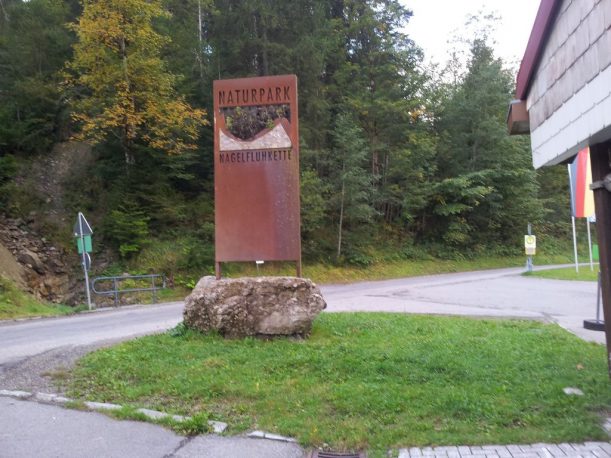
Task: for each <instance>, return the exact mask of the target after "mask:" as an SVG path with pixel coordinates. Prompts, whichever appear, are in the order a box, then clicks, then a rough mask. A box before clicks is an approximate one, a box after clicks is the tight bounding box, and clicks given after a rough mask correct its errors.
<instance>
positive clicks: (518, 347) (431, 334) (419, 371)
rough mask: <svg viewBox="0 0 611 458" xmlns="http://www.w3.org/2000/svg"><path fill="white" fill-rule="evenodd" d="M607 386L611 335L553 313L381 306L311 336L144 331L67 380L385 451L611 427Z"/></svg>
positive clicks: (136, 399)
mask: <svg viewBox="0 0 611 458" xmlns="http://www.w3.org/2000/svg"><path fill="white" fill-rule="evenodd" d="M569 386H570V387H578V388H580V389H581V390H583V392H584V393H585V395H584V396H567V395H565V394H564V393H563V391H562V389H563V388H564V387H569ZM609 388H610V386H609V380H608V378H607V370H606V364H605V351H604V348H603V347H602V346H599V345H595V344H590V343H586V342H583V341H581V340H580V339H578V338H576V337H574V336H573V335H571V334H569V333H567V332H565V331H564V330H562V329H560V328H559V327H557V326H554V325H545V324H541V323H536V322H516V321H483V320H482V321H478V320H469V319H462V318H440V317H418V316H406V315H400V314H380V313H373V314H323V315H321V316H320V317H319V318H318V319H317V320H316V322H315V324H314V328H313V331H312V335H311V337H310V338H309V339H307V340H292V339H276V340H272V341H264V340H257V339H245V340H224V339H223V338H221V337H219V336H216V335H201V334H199V333H196V332H192V331H188V330H186V331H185V330H181V329H178V332H177V331H174V332H172V333H168V334H165V335H157V336H150V337H145V338H141V339H138V340H135V341H132V342H127V343H124V344H121V345H119V346H117V347H114V348H109V349H104V350H100V351H98V352H96V353H93V354H90V355H88V356H87V357H85V358H84V359H83V360H81V361H80V363H79V364H78V366H77V368H76V369H75V370H74V372H73V373H72V374H71V376H70V379H69V389H68V391H69V394H70V395H71V396H73V397H76V398H80V399H89V400H96V401H106V402H116V403H120V404H127V405H129V406H134V407H148V408H153V409H160V410H165V411H170V412H173V413H177V414H187V415H209V416H210V417H211V418H214V419H218V420H222V421H226V422H228V423H229V424H230V432H231V433H233V434H235V433H239V432H241V431H244V430H249V429H263V430H267V431H272V432H276V433H279V434H283V435H288V436H293V437H296V438H298V439H299V441H300V442H301V443H302V444H304V445H306V446H321V445H323V444H329V445H330V446H331V447H333V448H336V449H338V448H339V449H342V448H343V449H354V448H368V449H370V450H379V451H382V450H385V449H387V448H390V447H399V446H408V445H428V444H436V445H443V444H490V443H533V442H564V441H575V442H580V441H583V440H588V439H606V436H605V433H604V432H603V431H602V428H601V426H600V415H601V414H603V413H608V412H609V411H610V410H611V390H610V389H609Z"/></svg>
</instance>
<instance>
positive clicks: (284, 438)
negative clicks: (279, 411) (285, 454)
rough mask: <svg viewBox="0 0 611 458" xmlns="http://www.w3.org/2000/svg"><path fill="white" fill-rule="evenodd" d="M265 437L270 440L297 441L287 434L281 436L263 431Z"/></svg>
mask: <svg viewBox="0 0 611 458" xmlns="http://www.w3.org/2000/svg"><path fill="white" fill-rule="evenodd" d="M265 438H266V439H269V440H272V441H280V442H297V439H293V438H292V437H287V436H281V435H280V434H272V433H265Z"/></svg>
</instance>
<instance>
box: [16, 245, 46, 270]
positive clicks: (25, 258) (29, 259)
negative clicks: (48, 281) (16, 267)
mask: <svg viewBox="0 0 611 458" xmlns="http://www.w3.org/2000/svg"><path fill="white" fill-rule="evenodd" d="M17 260H18V261H19V262H20V263H22V264H25V265H30V266H32V269H34V270H35V271H36V272H38V273H39V274H41V275H42V274H44V273H45V265H44V264H43V263H42V261H41V260H40V258H39V257H38V255H37V254H36V253H34V252H33V251H30V250H28V249H23V251H22V252H21V253H20V254H19V256H18V257H17Z"/></svg>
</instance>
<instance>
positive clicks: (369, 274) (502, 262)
mask: <svg viewBox="0 0 611 458" xmlns="http://www.w3.org/2000/svg"><path fill="white" fill-rule="evenodd" d="M567 262H570V259H569V258H568V257H567V256H564V255H554V256H552V255H548V256H542V257H539V258H538V259H537V265H544V264H566V263H567ZM525 263H526V257H524V256H518V257H502V256H491V257H479V258H475V259H458V260H447V259H426V260H401V261H391V262H389V261H386V262H375V263H373V264H372V265H369V266H366V267H355V266H346V265H342V266H336V265H333V264H325V263H315V264H304V266H303V275H304V277H307V278H310V279H311V280H312V281H314V282H316V283H349V282H354V281H363V280H385V279H391V278H403V277H414V276H418V275H432V274H441V273H451V272H466V271H474V270H486V269H496V268H503V267H521V266H524V265H525ZM223 274H224V275H226V276H229V277H240V276H257V275H269V276H277V275H295V264H294V263H275V262H269V263H265V264H264V265H263V266H261V267H260V268H259V270H257V269H256V267H255V266H254V263H250V264H247V263H239V264H237V263H232V264H229V268H228V269H226V271H224V273H223Z"/></svg>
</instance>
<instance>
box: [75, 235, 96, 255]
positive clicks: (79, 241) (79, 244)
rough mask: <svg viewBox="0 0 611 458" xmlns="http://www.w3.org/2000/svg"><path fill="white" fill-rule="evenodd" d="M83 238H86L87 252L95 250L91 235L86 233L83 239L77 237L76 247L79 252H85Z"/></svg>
mask: <svg viewBox="0 0 611 458" xmlns="http://www.w3.org/2000/svg"><path fill="white" fill-rule="evenodd" d="M83 240H85V252H86V253H91V252H92V251H93V249H92V245H91V236H90V235H84V236H83V238H82V239H81V238H80V237H78V238H77V239H76V247H77V248H78V254H83Z"/></svg>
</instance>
